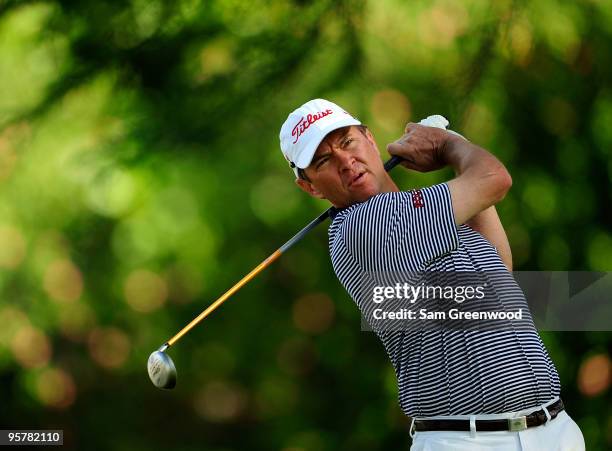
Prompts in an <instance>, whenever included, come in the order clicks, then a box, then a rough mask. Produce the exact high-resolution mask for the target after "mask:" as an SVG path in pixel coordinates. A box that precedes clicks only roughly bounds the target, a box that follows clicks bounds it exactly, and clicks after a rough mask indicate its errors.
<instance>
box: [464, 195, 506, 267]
mask: <svg viewBox="0 0 612 451" xmlns="http://www.w3.org/2000/svg"><path fill="white" fill-rule="evenodd" d="M466 224H467V225H468V226H469V227H470V228H471V229H473V230H476V231H477V232H478V233H480V234H481V235H482V236H484V237H485V239H486V240H487V241H488V242H489V243H491V245H492V246H493V247H495V249H497V253H498V254H499V256H500V258H501V259H502V261H503V262H504V265H506V268H508V271H512V251H511V250H510V243H508V237H507V236H506V231H505V230H504V227H503V226H502V223H501V221H500V219H499V216H498V215H497V211H496V210H495V207H494V206H492V207H489V208H487V209H486V210H483V211H481V212H480V213H478V214H477V215H476V216H474V217H473V218H472V219H470V220H469V221H468V222H466Z"/></svg>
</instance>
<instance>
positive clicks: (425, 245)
mask: <svg viewBox="0 0 612 451" xmlns="http://www.w3.org/2000/svg"><path fill="white" fill-rule="evenodd" d="M410 197H411V199H410V203H409V205H406V214H407V216H409V220H408V221H407V227H406V229H405V230H400V234H401V233H405V234H407V235H410V237H409V238H408V239H407V240H406V243H407V244H408V245H409V246H410V248H411V251H412V252H413V253H414V254H415V256H418V260H419V261H422V262H424V263H427V262H429V261H431V260H434V259H436V258H438V257H441V256H442V255H445V254H448V253H449V252H452V251H454V250H455V249H457V247H458V246H459V236H458V234H457V226H456V224H455V216H454V214H453V204H452V201H451V195H450V190H449V188H448V185H447V184H446V183H441V184H439V185H434V186H430V187H428V188H424V189H418V190H413V191H410ZM400 245H401V244H400Z"/></svg>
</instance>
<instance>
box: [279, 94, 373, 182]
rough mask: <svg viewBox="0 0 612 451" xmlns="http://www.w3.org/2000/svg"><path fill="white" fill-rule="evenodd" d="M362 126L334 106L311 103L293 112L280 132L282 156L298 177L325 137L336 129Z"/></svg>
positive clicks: (326, 101) (316, 100) (315, 101)
mask: <svg viewBox="0 0 612 451" xmlns="http://www.w3.org/2000/svg"><path fill="white" fill-rule="evenodd" d="M349 125H361V122H359V121H358V120H357V119H355V118H354V117H353V116H351V115H350V114H349V113H347V112H346V111H344V110H343V109H342V108H340V107H339V106H338V105H336V104H335V103H332V102H330V101H328V100H324V99H314V100H311V101H309V102H306V103H305V104H304V105H302V106H301V107H299V108H298V109H296V110H295V111H293V112H292V113H291V114H290V115H289V116H288V117H287V120H286V121H285V123H284V124H283V126H282V127H281V131H280V135H279V138H280V146H281V151H282V152H283V156H284V157H285V159H286V160H287V161H288V162H289V165H290V166H291V167H292V168H293V172H294V173H295V176H296V177H297V176H298V168H300V169H305V168H307V167H308V166H309V165H310V162H311V161H312V157H313V156H314V154H315V152H316V151H317V147H319V144H321V141H323V139H324V138H325V136H326V135H327V134H328V133H329V132H332V131H334V130H336V129H338V128H342V127H347V126H349Z"/></svg>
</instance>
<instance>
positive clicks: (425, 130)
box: [387, 122, 457, 172]
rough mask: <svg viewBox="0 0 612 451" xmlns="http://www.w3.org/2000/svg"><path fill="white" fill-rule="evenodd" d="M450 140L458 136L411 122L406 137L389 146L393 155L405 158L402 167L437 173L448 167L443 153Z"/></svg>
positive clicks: (407, 126) (389, 150)
mask: <svg viewBox="0 0 612 451" xmlns="http://www.w3.org/2000/svg"><path fill="white" fill-rule="evenodd" d="M449 139H457V137H456V136H454V135H452V134H451V133H448V132H447V131H445V130H443V129H440V128H437V127H426V126H424V125H419V124H415V123H413V122H409V123H408V125H406V130H405V133H404V136H402V137H401V138H400V139H398V140H397V141H395V142H394V143H391V144H389V145H388V146H387V151H388V152H389V153H390V154H391V155H397V156H399V157H401V158H403V160H404V161H402V165H403V166H405V167H407V168H409V169H414V170H415V171H419V172H429V171H435V170H436V169H440V168H443V167H444V166H446V162H445V161H444V158H443V151H444V146H445V145H446V142H447V141H448V140H449Z"/></svg>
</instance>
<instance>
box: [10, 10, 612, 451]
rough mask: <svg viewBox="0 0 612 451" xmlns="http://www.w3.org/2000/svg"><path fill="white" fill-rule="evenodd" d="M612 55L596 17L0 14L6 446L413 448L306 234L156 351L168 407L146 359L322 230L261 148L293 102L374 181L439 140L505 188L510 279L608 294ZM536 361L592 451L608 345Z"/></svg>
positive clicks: (604, 432)
mask: <svg viewBox="0 0 612 451" xmlns="http://www.w3.org/2000/svg"><path fill="white" fill-rule="evenodd" d="M611 38H612V3H610V2H606V1H604V0H577V1H574V2H564V1H560V0H537V1H521V0H515V1H510V0H500V1H496V2H482V1H478V0H465V1H461V2H457V1H452V0H435V1H423V0H417V1H412V2H402V1H399V0H379V1H365V0H355V1H353V0H341V1H331V0H321V1H312V2H308V1H298V0H295V1H293V2H290V1H263V0H253V1H249V2H245V1H239V0H216V1H203V0H174V1H169V0H132V1H120V0H99V1H95V2H94V1H90V2H85V1H78V0H57V1H32V0H23V1H11V0H0V195H1V201H0V293H1V297H0V387H1V388H0V427H1V428H3V429H6V428H24V429H25V428H60V429H63V430H64V431H65V439H64V440H65V443H66V445H65V446H66V447H70V448H75V449H92V450H97V449H100V450H111V449H112V450H128V449H129V450H136V449H162V448H169V449H175V450H191V449H207V450H215V451H221V450H243V449H247V450H256V449H265V450H270V449H278V450H283V451H306V450H308V451H310V450H317V451H324V450H341V449H346V450H348V449H350V450H374V449H408V447H409V438H408V434H407V428H408V424H407V420H406V418H405V417H404V416H403V415H402V413H401V411H400V410H399V407H398V405H397V388H396V384H395V378H394V374H393V370H392V367H391V365H390V363H389V362H388V361H387V358H386V356H385V353H384V351H383V348H382V346H381V345H380V344H379V342H378V341H377V340H376V338H375V337H374V336H373V335H372V334H369V333H363V332H360V327H359V313H358V311H357V309H356V308H355V307H354V304H353V302H352V301H351V299H350V298H349V297H348V295H347V294H346V293H345V292H344V290H343V288H342V287H341V286H340V285H339V283H338V282H337V280H336V279H335V277H334V275H333V272H332V268H331V264H330V261H329V256H328V253H327V241H326V237H327V235H326V231H325V227H320V228H319V229H318V230H316V231H315V232H313V233H311V234H310V235H309V236H308V237H307V238H306V239H305V240H304V241H302V242H301V243H300V244H298V245H297V246H296V247H295V248H293V249H292V250H291V251H290V252H288V253H287V254H286V255H284V256H283V257H282V258H281V259H280V260H279V261H278V262H276V263H275V264H274V266H273V267H271V268H269V269H268V270H266V271H265V272H264V273H263V274H261V275H260V276H258V278H257V279H256V280H254V281H253V282H251V283H250V284H249V285H248V286H246V287H245V288H244V289H243V290H242V291H241V292H239V293H238V294H237V295H235V297H234V298H232V299H231V300H230V301H228V302H227V303H226V304H225V305H223V307H222V308H221V309H219V310H218V311H216V312H215V313H214V314H213V316H212V317H211V318H209V319H207V320H206V321H205V322H204V323H203V324H202V325H201V326H199V327H198V328H197V329H195V330H194V331H193V332H191V333H190V334H189V335H188V336H187V337H185V338H184V339H183V340H182V341H181V342H180V344H177V346H176V348H174V349H172V351H171V356H172V358H173V359H174V361H175V362H176V364H177V367H178V370H179V380H178V387H177V388H176V389H175V390H173V391H170V392H165V391H159V390H157V389H155V388H154V387H153V386H152V385H151V383H150V382H149V380H148V377H147V374H146V360H147V357H148V355H149V353H150V352H152V351H153V350H155V349H156V348H157V347H158V346H160V345H161V344H162V343H163V342H165V341H166V340H167V339H169V338H170V337H171V336H172V335H174V333H176V332H177V331H178V330H179V329H180V328H182V327H183V326H184V325H185V324H186V323H187V322H188V321H190V320H191V319H192V318H193V317H194V316H196V315H197V314H198V313H199V312H200V311H201V310H203V308H205V306H207V305H208V304H209V303H210V302H212V300H214V299H216V298H217V297H218V296H219V295H220V294H221V293H223V292H224V291H225V290H226V289H227V288H229V287H230V286H231V285H233V284H234V283H235V282H236V281H237V280H238V279H239V278H240V277H242V275H244V274H245V273H247V272H248V271H249V270H250V269H251V268H252V267H254V266H255V265H256V264H258V263H259V262H260V261H261V260H263V259H264V258H265V257H266V256H267V255H269V254H270V253H271V252H272V251H273V250H274V249H276V248H277V247H278V246H280V245H281V244H282V243H283V242H284V241H285V240H287V239H288V238H289V237H291V236H292V235H293V234H294V233H295V232H296V231H297V230H299V229H300V228H301V227H302V226H303V225H305V224H306V223H307V222H308V221H309V220H310V219H312V218H313V217H314V216H315V215H317V214H318V213H319V212H321V211H322V210H323V209H325V208H326V207H327V205H326V204H325V202H321V201H316V200H313V199H311V198H308V197H306V196H305V195H304V194H303V193H301V192H300V191H298V189H297V188H296V187H295V186H294V185H293V183H292V175H291V172H290V170H289V169H288V167H287V165H286V162H285V160H284V159H283V158H282V157H281V154H280V151H279V148H278V131H279V129H280V125H281V124H282V122H283V121H284V119H285V118H286V116H287V114H288V113H289V112H290V111H291V110H293V109H294V108H295V107H297V106H299V105H300V104H302V103H303V102H305V101H306V100H309V99H311V98H315V97H324V98H328V99H330V100H333V101H335V102H337V103H339V104H341V105H342V106H343V107H345V108H346V109H347V110H349V111H351V112H352V113H353V114H355V115H356V116H357V117H359V118H360V119H361V120H362V121H363V122H364V123H366V124H368V125H369V126H370V128H371V129H372V130H373V133H374V136H375V137H376V138H377V141H378V143H379V147H380V148H381V152H382V153H383V158H387V157H388V155H387V154H386V151H385V145H386V143H388V142H391V141H393V140H395V139H396V138H397V137H399V135H400V134H401V132H402V130H403V126H404V124H405V123H406V122H407V121H409V120H413V121H418V120H420V119H421V118H423V117H425V116H427V115H430V114H443V115H445V116H446V117H447V118H449V120H450V122H451V125H452V128H453V129H455V130H457V131H459V132H461V133H463V134H464V135H465V136H467V137H468V138H469V139H471V140H472V141H474V142H476V143H478V144H480V145H481V146H483V147H486V148H488V149H490V150H491V151H492V152H493V153H495V154H496V155H497V156H498V157H499V158H500V159H501V160H502V161H503V162H504V163H505V164H506V165H507V166H508V168H509V170H510V172H511V174H512V176H513V180H514V185H513V188H512V190H511V192H510V193H509V194H508V196H507V197H506V199H505V200H504V201H503V202H502V203H501V204H500V205H499V206H498V211H499V213H500V216H501V218H502V221H503V223H504V225H505V226H506V229H507V231H508V235H509V238H510V243H511V246H512V250H513V254H514V262H515V269H516V270H598V271H605V270H610V269H611V266H612V265H611V262H612V234H611V232H610V231H611V225H612V213H611V209H610V206H611V205H612V202H611V196H610V193H611V180H612V177H611V176H612V158H611V149H612V129H611V128H610V127H609V124H610V123H611V122H612V87H611V84H610V80H612V74H611V71H612V64H611V61H610V55H611V54H612V52H611V49H612V45H611ZM449 176H450V173H449V172H447V171H441V172H437V173H432V174H425V175H424V174H415V173H412V172H408V171H403V170H401V169H396V170H395V171H394V173H393V177H394V178H395V179H396V181H398V184H399V185H400V186H401V187H402V188H405V189H410V188H413V187H416V186H424V185H429V184H432V183H436V182H440V181H443V180H445V179H446V178H448V177H449ZM542 337H543V339H544V341H545V343H546V345H547V348H548V350H549V352H550V354H551V356H552V358H553V360H554V362H555V364H556V365H557V368H558V370H559V373H560V376H561V380H562V386H563V393H562V395H563V398H564V399H565V401H566V404H567V405H568V410H569V413H570V415H571V416H572V417H573V418H574V419H575V420H576V421H577V422H578V424H579V425H580V426H581V428H582V430H583V432H584V435H585V438H586V441H587V449H590V450H597V449H601V450H603V449H610V447H612V409H611V405H612V403H611V402H610V400H611V397H610V391H609V386H610V380H611V377H612V364H611V361H610V345H611V343H612V334H611V333H610V331H602V332H542Z"/></svg>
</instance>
